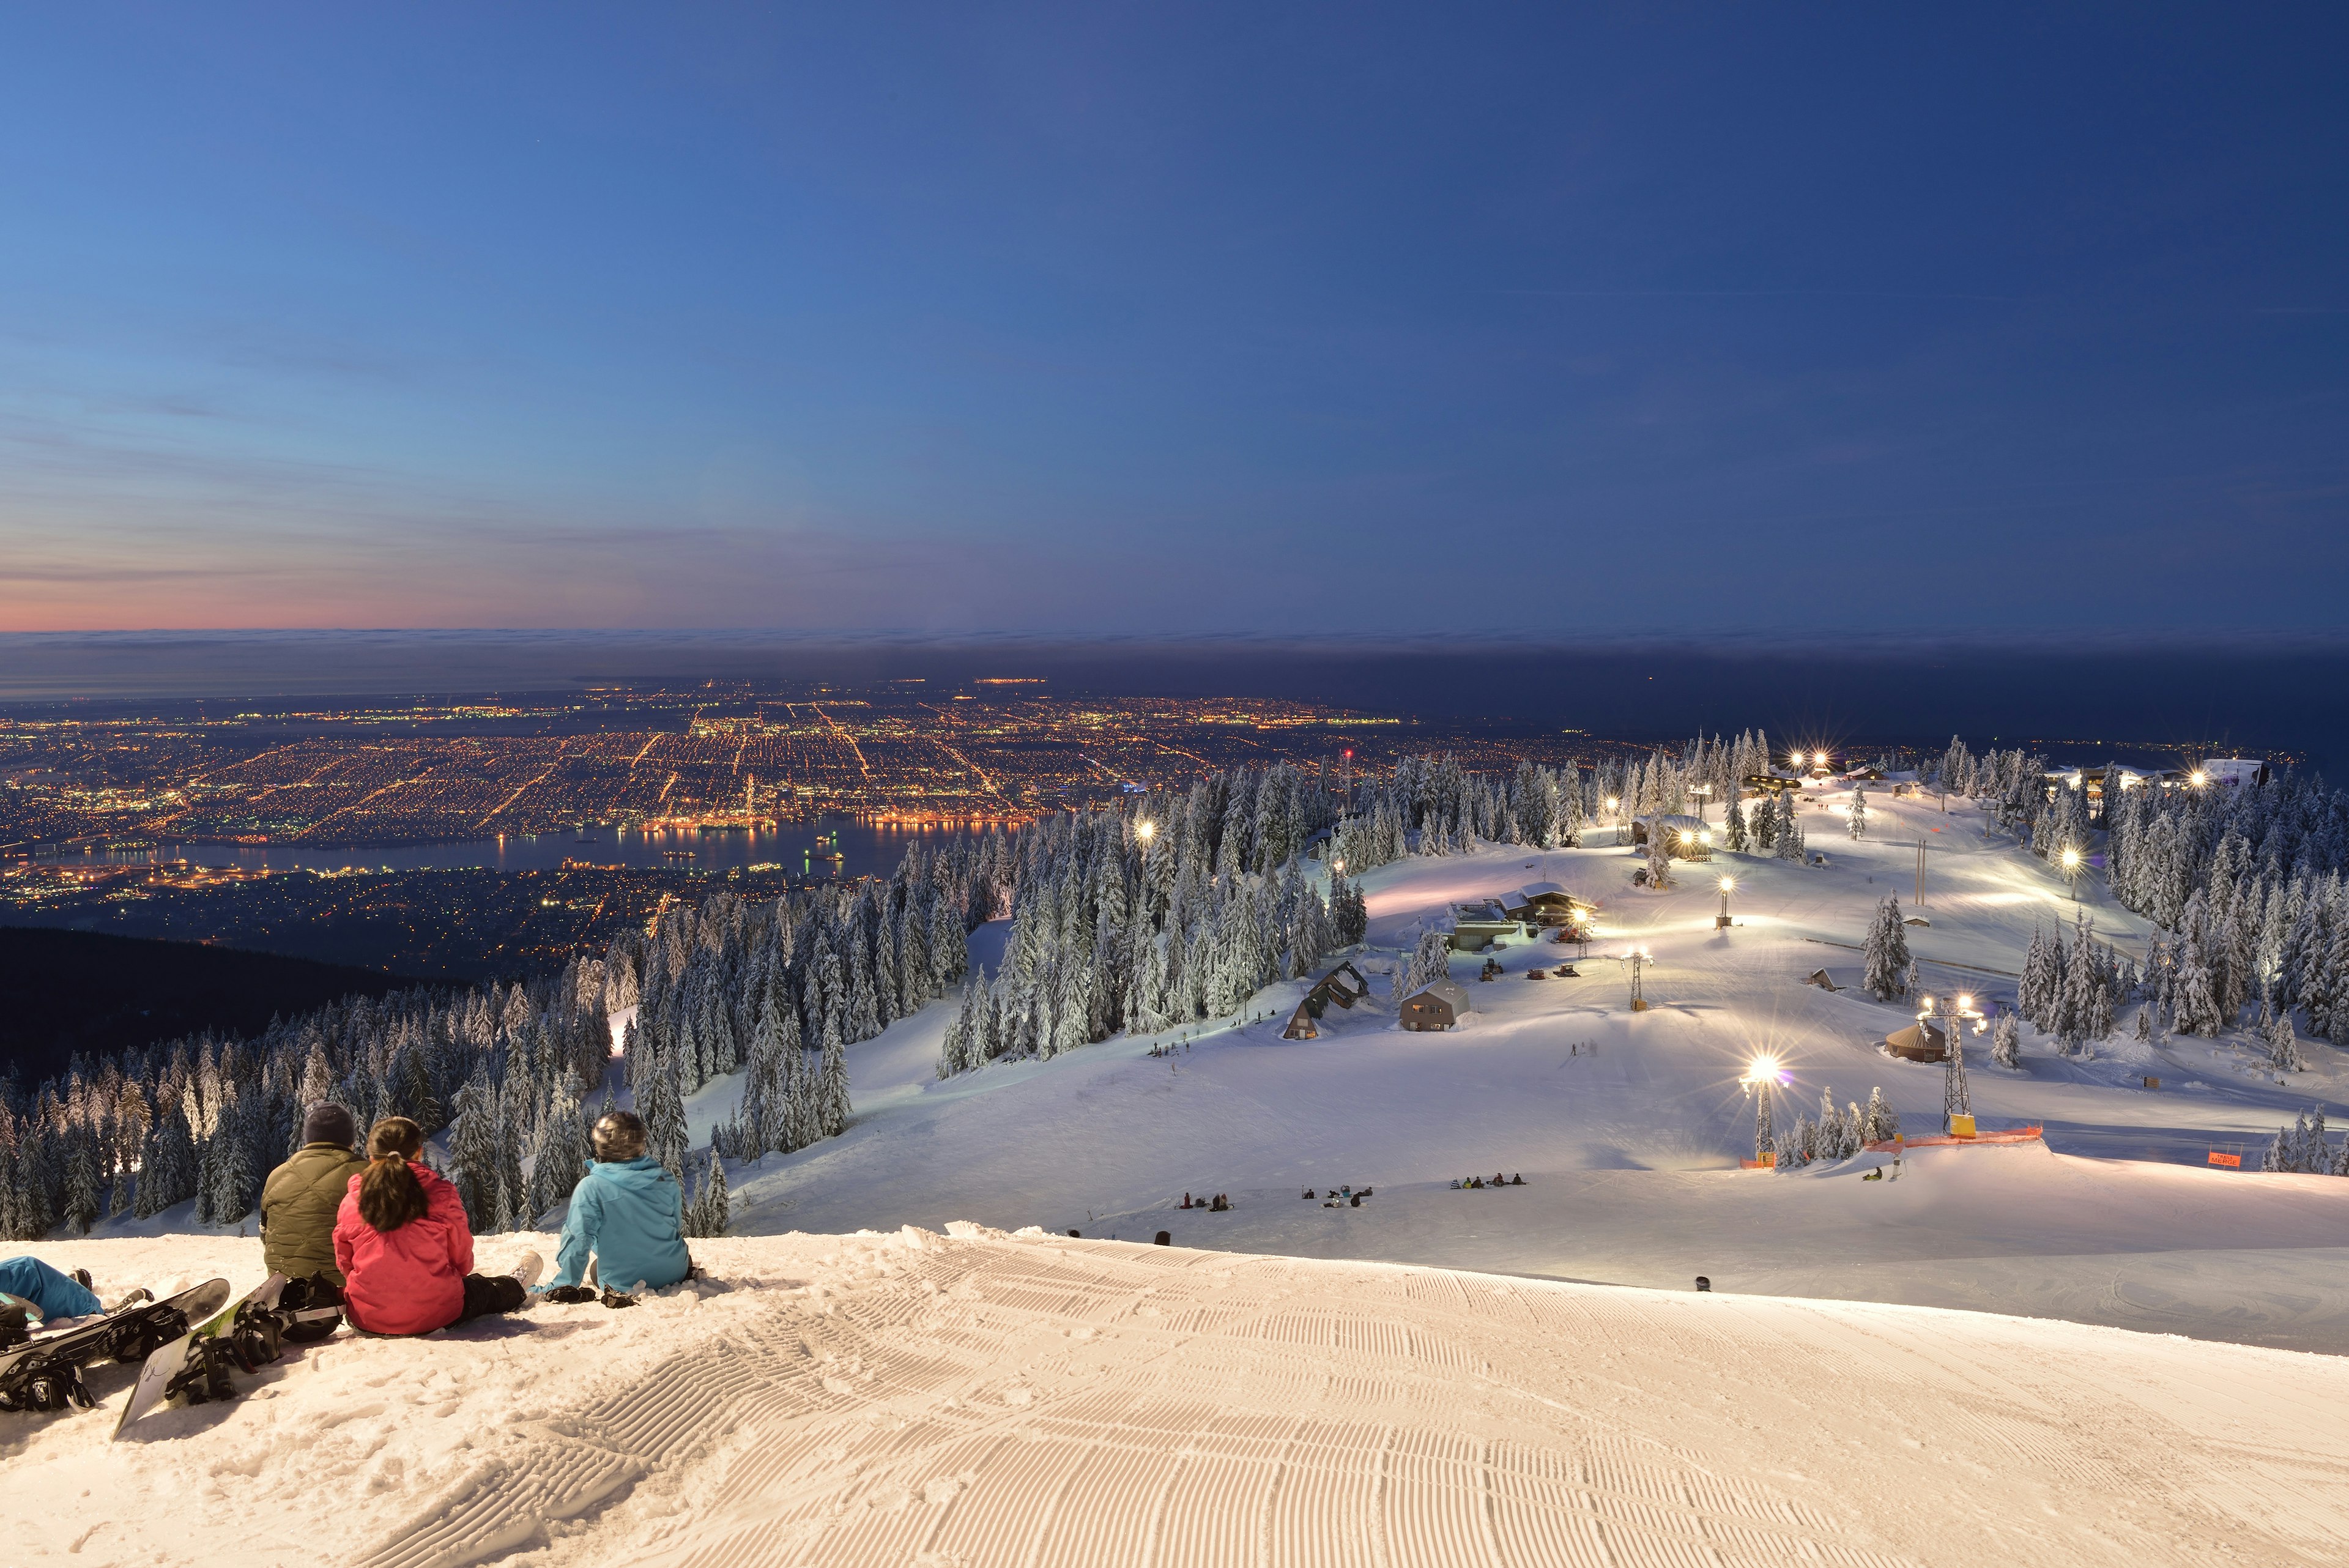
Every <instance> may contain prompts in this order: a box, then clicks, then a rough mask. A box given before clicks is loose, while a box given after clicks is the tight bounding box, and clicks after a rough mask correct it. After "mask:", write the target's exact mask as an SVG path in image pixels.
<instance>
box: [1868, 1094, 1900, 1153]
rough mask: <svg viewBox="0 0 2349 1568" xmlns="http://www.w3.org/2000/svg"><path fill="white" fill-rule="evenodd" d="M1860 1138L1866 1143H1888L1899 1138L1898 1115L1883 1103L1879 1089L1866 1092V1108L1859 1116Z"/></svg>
mask: <svg viewBox="0 0 2349 1568" xmlns="http://www.w3.org/2000/svg"><path fill="white" fill-rule="evenodd" d="M1860 1126H1861V1128H1862V1135H1861V1136H1862V1137H1864V1138H1865V1140H1866V1141H1867V1142H1868V1143H1889V1142H1890V1141H1891V1140H1892V1139H1894V1138H1896V1137H1899V1136H1900V1114H1899V1112H1898V1111H1896V1110H1894V1109H1893V1108H1892V1107H1891V1106H1889V1105H1888V1104H1887V1103H1886V1102H1885V1098H1884V1090H1883V1089H1882V1088H1881V1087H1878V1088H1873V1089H1870V1090H1868V1108H1867V1109H1866V1110H1865V1111H1863V1112H1862V1113H1861V1114H1860Z"/></svg>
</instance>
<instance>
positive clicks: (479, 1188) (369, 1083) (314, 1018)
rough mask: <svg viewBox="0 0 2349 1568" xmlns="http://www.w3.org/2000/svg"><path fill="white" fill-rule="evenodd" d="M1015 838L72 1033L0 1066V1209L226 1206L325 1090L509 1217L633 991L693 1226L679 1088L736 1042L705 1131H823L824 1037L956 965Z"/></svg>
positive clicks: (701, 1193)
mask: <svg viewBox="0 0 2349 1568" xmlns="http://www.w3.org/2000/svg"><path fill="white" fill-rule="evenodd" d="M1012 855H1013V850H1012V846H1011V844H1010V841H1009V840H1008V839H1007V838H1005V837H1004V836H1001V835H987V836H979V837H974V838H968V839H957V840H951V841H949V842H948V843H947V846H945V847H944V848H942V849H941V850H940V851H939V852H937V853H936V854H931V853H927V852H926V851H924V850H923V849H922V848H921V847H920V846H916V847H915V848H913V849H912V850H909V851H908V852H907V854H906V857H905V861H904V863H903V864H902V865H901V866H900V867H898V869H897V871H896V873H895V876H893V877H889V878H888V879H886V880H872V881H866V882H864V883H861V884H858V885H855V886H852V887H829V888H810V889H803V890H798V891H794V892H793V893H792V894H791V895H790V896H789V897H787V898H781V899H779V900H776V901H775V902H772V903H767V904H751V903H748V902H745V901H744V900H743V899H742V898H740V897H738V896H736V895H734V894H732V893H730V892H723V891H721V892H718V893H714V894H712V895H711V896H710V897H709V898H707V899H706V900H704V901H703V902H702V903H701V904H700V905H699V906H698V907H690V908H688V907H678V908H673V909H669V910H667V912H666V913H664V914H663V915H662V917H661V918H660V919H658V920H657V922H655V924H654V926H653V929H651V930H650V931H649V932H628V933H626V934H624V935H623V936H622V937H620V938H619V939H618V940H615V941H614V942H613V943H612V945H611V948H610V950H608V951H607V952H606V953H605V954H604V955H603V956H602V957H600V958H596V957H583V958H579V959H575V960H574V961H572V962H571V963H569V964H567V965H565V966H564V969H563V970H562V971H559V972H558V973H555V974H552V975H545V976H542V977H539V978H537V979H535V980H533V981H529V982H527V983H515V984H512V985H503V984H498V983H492V984H490V985H488V986H484V987H481V988H477V989H472V990H462V991H441V990H428V989H419V990H416V991H412V992H400V993H395V994H393V995H390V996H387V997H384V998H382V999H380V1000H378V1001H368V1000H367V999H364V998H357V999H353V1000H351V1001H349V1002H340V1003H336V1004H335V1005H332V1006H328V1007H326V1008H322V1009H320V1010H318V1011H317V1012H312V1013H307V1014H305V1015H303V1016H301V1017H298V1018H295V1019H293V1020H291V1021H285V1020H279V1021H276V1022H274V1023H273V1024H272V1025H271V1027H270V1028H269V1029H268V1030H266V1031H264V1033H262V1034H261V1035H260V1036H259V1037H258V1038H255V1039H251V1040H221V1039H214V1038H210V1037H204V1038H198V1039H181V1040H172V1041H166V1042H163V1043H161V1044H156V1045H152V1046H149V1047H146V1048H144V1049H141V1050H136V1051H130V1052H126V1053H123V1054H119V1055H116V1056H109V1057H106V1058H103V1059H100V1060H98V1061H95V1062H91V1061H87V1060H83V1059H79V1058H77V1059H76V1060H75V1061H74V1062H73V1064H71V1066H70V1068H69V1070H68V1071H67V1074H66V1075H65V1077H64V1078H63V1079H62V1080H51V1081H47V1082H44V1083H42V1084H40V1085H36V1086H34V1087H32V1088H30V1089H26V1088H24V1087H22V1086H20V1085H18V1084H17V1083H16V1080H15V1079H14V1078H13V1077H10V1078H6V1079H0V1231H5V1234H6V1235H7V1236H9V1237H14V1238H20V1239H24V1238H34V1237H38V1236H42V1235H45V1234H47V1232H49V1231H51V1230H53V1229H54V1228H56V1227H57V1226H59V1225H64V1226H66V1227H67V1228H68V1229H71V1230H75V1231H87V1230H88V1227H89V1226H90V1225H91V1224H92V1223H94V1222H95V1221H96V1220H98V1218H99V1216H101V1215H103V1214H108V1213H115V1214H129V1215H133V1216H136V1217H139V1218H146V1217H148V1216H150V1215H153V1214H157V1213H160V1212H161V1211H162V1210H166V1209H169V1208H171V1207H172V1206H174V1205H176V1204H180V1203H184V1202H186V1201H188V1200H189V1199H194V1200H195V1209H194V1215H195V1218H196V1220H198V1221H200V1222H203V1223H231V1222H234V1221H236V1220H241V1219H242V1218H243V1217H244V1216H245V1215H246V1214H248V1213H249V1212H250V1211H251V1210H252V1208H253V1204H254V1199H255V1197H256V1196H257V1194H258V1192H259V1190H260V1184H261V1180H262V1179H263V1178H264V1176H265V1175H266V1174H267V1173H268V1171H269V1169H270V1168H271V1167H273V1166H274V1165H275V1164H276V1163H277V1162H278V1161H279V1160H281V1159H283V1158H285V1156H286V1154H287V1153H288V1152H289V1151H290V1150H291V1148H292V1147H294V1141H295V1139H296V1138H297V1137H299V1136H300V1128H301V1121H302V1115H303V1112H304V1110H305V1108H306V1107H308V1106H313V1105H316V1104H318V1103H320V1102H322V1101H326V1100H334V1101H337V1102H339V1103H341V1104H343V1105H346V1106H350V1107H351V1109H352V1111H353V1114H354V1115H355V1116H357V1120H358V1122H359V1125H360V1126H362V1127H365V1126H367V1125H368V1124H370V1123H371V1122H373V1121H374V1120H376V1119H378V1118H379V1117H382V1116H394V1115H398V1116H409V1117H412V1118H414V1119H415V1120H416V1121H417V1122H419V1124H421V1125H422V1126H423V1127H425V1128H426V1129H427V1131H428V1132H430V1133H436V1134H437V1133H440V1132H444V1131H445V1132H446V1134H447V1144H448V1149H449V1154H448V1158H447V1160H446V1165H447V1167H448V1171H449V1175H450V1179H451V1180H452V1181H453V1182H455V1184H456V1186H457V1189H458V1191H459V1193H460V1195H461V1197H462V1198H463V1199H464V1202H465V1208H466V1212H467V1214H468V1215H469V1216H470V1217H471V1220H472V1223H473V1226H474V1228H475V1229H476V1230H478V1231H485V1232H486V1231H503V1230H511V1229H514V1228H517V1227H519V1226H523V1225H526V1224H529V1223H531V1222H533V1220H536V1219H537V1218H539V1217H540V1216H542V1215H544V1214H545V1213H547V1212H548V1211H549V1210H554V1209H555V1208H557V1207H559V1206H560V1205H561V1204H562V1203H563V1202H564V1199H566V1198H567V1197H568V1196H569V1194H570V1191H571V1187H572V1184H573V1183H574V1181H575V1180H576V1179H577V1178H578V1175H579V1171H580V1168H581V1166H582V1163H583V1162H584V1161H585V1158H586V1157H587V1128H588V1127H589V1126H590V1125H591V1124H592V1122H593V1121H594V1118H595V1115H596V1114H597V1113H598V1112H599V1111H600V1110H601V1109H602V1108H604V1107H603V1106H602V1105H600V1104H598V1105H591V1104H590V1103H589V1101H590V1097H591V1096H594V1095H595V1094H596V1093H597V1092H598V1091H602V1092H604V1093H605V1096H606V1097H607V1099H608V1096H609V1093H610V1091H609V1089H608V1087H607V1077H606V1075H607V1072H608V1071H609V1069H610V1067H611V1044H610V1041H611V1035H610V1023H609V1015H610V1014H612V1013H616V1012H626V1010H627V1009H629V1008H632V1007H633V1008H635V1009H636V1012H635V1013H634V1015H633V1017H632V1018H631V1019H630V1022H629V1025H628V1031H629V1032H628V1033H627V1035H626V1039H627V1041H628V1042H629V1050H628V1054H627V1057H626V1062H625V1071H626V1076H627V1081H628V1083H629V1084H630V1085H631V1086H632V1087H633V1088H634V1090H635V1095H636V1103H637V1106H638V1108H639V1110H640V1112H641V1113H642V1114H643V1115H644V1116H646V1118H647V1122H648V1124H649V1127H650V1131H651V1132H652V1142H653V1149H652V1152H653V1153H655V1154H656V1155H657V1157H658V1158H661V1159H662V1160H663V1161H664V1163H666V1164H667V1165H668V1166H669V1167H670V1168H672V1169H674V1170H677V1171H678V1172H679V1174H680V1175H681V1176H683V1177H685V1178H687V1179H688V1180H689V1181H692V1182H693V1186H694V1201H695V1209H694V1223H695V1228H696V1229H698V1230H709V1229H716V1228H718V1227H719V1226H721V1225H722V1223H723V1219H724V1197H723V1192H724V1185H723V1184H724V1171H723V1169H722V1168H721V1167H719V1165H718V1164H717V1162H716V1161H715V1160H714V1159H712V1158H709V1154H708V1153H707V1152H705V1153H704V1154H703V1155H702V1156H701V1157H700V1158H698V1160H697V1159H695V1158H693V1157H691V1156H690V1155H689V1154H688V1149H687V1147H686V1143H687V1139H686V1134H685V1114H684V1106H683V1096H686V1095H688V1094H690V1093H692V1091H693V1090H695V1089H696V1088H698V1087H699V1086H700V1085H703V1084H704V1083H706V1082H708V1081H709V1079H710V1078H712V1077H715V1076H717V1075H721V1074H727V1073H732V1072H735V1071H737V1070H738V1069H740V1068H741V1067H744V1066H746V1065H747V1066H748V1067H749V1068H750V1075H749V1078H748V1080H747V1082H746V1085H745V1092H744V1097H743V1104H742V1110H741V1114H740V1116H738V1117H737V1118H736V1119H735V1121H734V1122H733V1123H732V1124H730V1125H729V1126H727V1127H721V1128H719V1131H718V1135H717V1137H716V1139H715V1144H716V1147H717V1150H718V1151H719V1152H723V1153H725V1154H727V1155H729V1156H731V1157H735V1158H756V1156H758V1155H759V1154H761V1153H764V1152H766V1151H768V1150H772V1149H791V1148H797V1147H802V1146H804V1145H805V1144H808V1143H811V1142H813V1141H815V1140H816V1139H818V1138H821V1137H830V1136H832V1135H833V1134H834V1133H836V1132H838V1131H839V1130H840V1128H841V1126H842V1124H843V1121H844V1120H845V1118H846V1116H847V1114H848V1108H849V1107H848V1091H847V1073H846V1065H845V1062H844V1059H843V1054H842V1053H843V1048H844V1046H845V1045H847V1044H851V1043H854V1042H855V1041H857V1040H862V1039H867V1038H870V1037H871V1036H872V1035H874V1034H877V1033H880V1031H881V1029H882V1028H883V1027H885V1025H886V1024H887V1023H888V1022H889V1021H890V1020H891V1019H893V1018H896V1017H899V1016H902V1015H903V1014H905V1013H906V1012H911V1011H913V1010H914V1009H916V1008H918V1007H921V1006H922V1005H924V1004H925V1003H926V1002H930V1001H932V1000H934V999H935V998H936V997H937V996H939V995H941V994H943V993H944V992H946V991H947V990H948V989H949V988H951V987H952V986H953V985H954V983H955V982H956V981H958V980H959V979H961V977H962V972H963V966H964V956H963V955H964V950H965V949H964V939H965V937H966V935H967V934H968V929H970V927H971V926H973V925H976V924H977V923H978V922H979V921H981V920H986V919H994V918H995V917H996V915H997V914H998V912H999V910H1001V909H1003V908H1005V907H1006V905H1007V903H1008V900H1009V898H1010V895H1011V889H1012V887H1013V884H1014V880H1015V875H1014V874H1015V867H1014V865H1013V861H1012ZM697 1176H698V1181H697V1180H694V1179H695V1178H696V1177H697Z"/></svg>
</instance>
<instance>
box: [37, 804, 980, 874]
mask: <svg viewBox="0 0 2349 1568" xmlns="http://www.w3.org/2000/svg"><path fill="white" fill-rule="evenodd" d="M965 831H967V830H965V829H961V828H937V827H931V828H920V827H911V826H902V825H895V824H885V823H867V822H860V821H858V820H857V819H855V818H854V817H846V816H842V817H820V818H818V819H817V820H816V821H814V822H812V823H792V824H787V825H785V826H780V827H772V828H766V827H761V828H742V829H728V830H725V831H722V832H702V831H700V830H698V829H696V828H690V827H684V828H658V829H650V830H647V829H628V828H616V827H583V828H578V829H566V830H565V831H563V832H560V833H515V834H507V835H504V836H501V837H497V838H476V839H468V840H463V841H460V842H455V843H446V844H401V845H388V846H358V847H356V848H348V849H314V848H308V847H305V846H301V845H296V844H161V845H157V846H151V847H148V848H140V849H98V850H91V851H88V852H87V853H81V854H72V855H58V856H45V857H42V864H44V865H50V866H75V865H83V866H138V865H152V864H159V863H163V862H169V861H179V860H185V861H188V862H190V863H191V864H193V865H197V866H218V867H240V868H243V869H245V870H258V869H260V868H261V867H264V866H265V867H269V868H270V869H271V870H273V871H293V870H311V871H345V870H353V869H360V870H380V871H447V870H462V869H471V868H474V867H486V868H488V869H490V870H493V871H551V870H554V869H556V868H557V867H561V866H562V865H563V864H564V862H565V861H572V862H575V863H582V864H585V865H590V866H639V867H669V868H671V869H680V870H703V871H729V870H731V869H733V868H734V867H761V868H765V869H770V870H781V871H786V872H789V873H790V874H791V875H792V876H794V877H802V876H804V877H864V876H886V875H887V874H888V873H890V872H891V871H894V870H895V869H896V867H897V863H898V862H899V861H900V860H902V859H904V858H905V846H907V845H908V844H912V843H916V842H919V843H923V844H926V845H928V846H932V847H935V846H937V845H939V844H942V843H944V842H945V841H946V840H947V839H948V838H950V837H955V836H960V835H961V834H962V833H963V832H965Z"/></svg>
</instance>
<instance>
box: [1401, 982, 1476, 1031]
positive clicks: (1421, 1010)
mask: <svg viewBox="0 0 2349 1568" xmlns="http://www.w3.org/2000/svg"><path fill="white" fill-rule="evenodd" d="M1467 1011H1468V992H1466V991H1464V990H1463V989H1462V988H1461V987H1459V986H1457V985H1455V984H1454V983H1453V982H1452V981H1448V980H1439V981H1433V982H1432V983H1430V984H1428V985H1426V986H1423V987H1422V988H1421V989H1420V990H1418V991H1414V992H1412V993H1411V994H1410V995H1409V996H1406V997H1404V998H1403V999H1402V1009H1401V1012H1402V1026H1403V1027H1404V1028H1405V1029H1411V1030H1423V1029H1449V1028H1451V1027H1452V1026H1453V1025H1454V1024H1455V1023H1459V1022H1460V1016H1461V1014H1463V1013H1464V1012H1467Z"/></svg>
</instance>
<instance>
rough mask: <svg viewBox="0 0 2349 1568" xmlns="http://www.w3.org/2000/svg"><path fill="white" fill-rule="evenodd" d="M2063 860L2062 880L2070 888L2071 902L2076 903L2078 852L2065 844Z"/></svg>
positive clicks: (2078, 890)
mask: <svg viewBox="0 0 2349 1568" xmlns="http://www.w3.org/2000/svg"><path fill="white" fill-rule="evenodd" d="M2063 860H2064V882H2065V883H2066V884H2067V885H2068V886H2069V887H2070V888H2071V889H2072V902H2074V903H2075V904H2076V903H2078V902H2079V901H2080V852H2079V851H2078V850H2077V849H2075V848H2074V847H2073V846H2070V845H2068V844H2066V845H2065V846H2064V855H2063Z"/></svg>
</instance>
